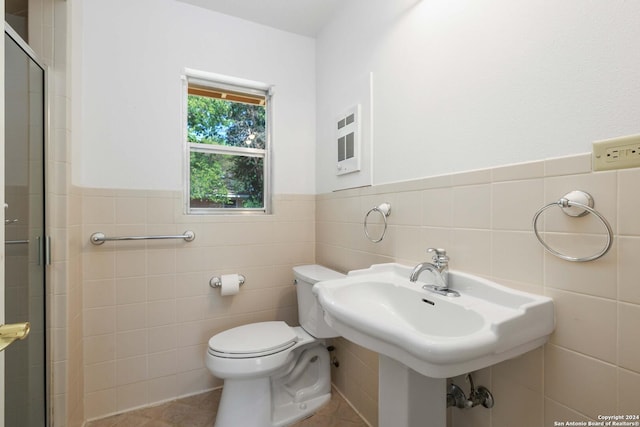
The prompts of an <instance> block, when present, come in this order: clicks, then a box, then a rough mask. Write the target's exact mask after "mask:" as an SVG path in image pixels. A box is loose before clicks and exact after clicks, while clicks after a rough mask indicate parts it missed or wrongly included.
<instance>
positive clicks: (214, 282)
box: [209, 274, 246, 288]
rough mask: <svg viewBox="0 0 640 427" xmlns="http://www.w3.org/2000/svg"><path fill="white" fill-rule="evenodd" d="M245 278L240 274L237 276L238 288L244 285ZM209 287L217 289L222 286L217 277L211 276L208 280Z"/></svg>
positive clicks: (220, 280)
mask: <svg viewBox="0 0 640 427" xmlns="http://www.w3.org/2000/svg"><path fill="white" fill-rule="evenodd" d="M245 280H246V279H245V277H244V276H243V275H242V274H238V284H239V285H240V286H242V285H244V281H245ZM209 286H211V287H212V288H219V287H221V286H222V279H221V278H220V277H218V276H213V277H212V278H211V279H209Z"/></svg>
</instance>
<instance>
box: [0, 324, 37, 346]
mask: <svg viewBox="0 0 640 427" xmlns="http://www.w3.org/2000/svg"><path fill="white" fill-rule="evenodd" d="M30 330H31V324H29V322H23V323H12V324H10V325H1V326H0V351H3V350H4V349H5V348H7V347H8V346H9V345H10V344H11V343H13V342H14V341H15V340H23V339H25V338H26V337H27V335H29V331H30Z"/></svg>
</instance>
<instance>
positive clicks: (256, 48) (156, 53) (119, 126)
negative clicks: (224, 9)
mask: <svg viewBox="0 0 640 427" xmlns="http://www.w3.org/2000/svg"><path fill="white" fill-rule="evenodd" d="M82 9H83V11H82V13H81V14H80V16H79V18H77V19H81V20H82V22H81V25H77V23H76V25H75V26H74V28H78V27H80V28H81V30H80V31H81V34H80V37H81V41H79V42H75V43H74V56H73V58H74V61H76V63H75V66H74V67H73V70H74V72H75V73H76V74H78V72H79V73H80V74H79V75H77V80H76V82H79V84H81V91H80V93H78V94H76V97H77V98H80V99H79V100H74V102H73V103H72V105H73V108H74V114H73V117H74V124H73V129H74V132H73V138H74V144H73V145H74V147H75V148H74V150H77V151H76V152H75V153H74V156H76V158H79V160H80V166H79V168H80V169H76V170H75V171H74V177H73V178H74V184H75V185H79V186H84V187H99V188H126V189H150V190H180V189H181V188H182V164H183V160H182V159H183V157H182V156H183V145H182V142H181V135H182V134H181V126H182V123H181V120H182V118H181V112H180V109H181V96H182V92H181V81H180V76H181V73H182V70H183V68H185V67H187V68H192V69H198V70H203V71H208V72H213V73H218V74H225V75H230V76H235V77H240V78H244V79H248V80H254V81H260V82H264V83H268V84H273V85H275V97H274V118H275V124H274V133H273V135H274V151H275V156H274V159H275V161H274V191H275V193H280V194H282V193H287V194H310V193H314V191H315V169H314V162H315V152H314V151H315V62H314V61H315V41H314V40H313V39H311V38H306V37H301V36H297V35H293V34H291V33H286V32H282V31H277V30H274V29H271V28H268V27H265V26H261V25H257V24H253V23H250V22H247V21H243V20H239V19H236V18H232V17H229V16H226V15H221V14H218V13H215V12H211V11H209V10H207V9H203V8H199V7H196V6H192V5H189V4H185V3H182V2H177V1H175V0H136V1H133V2H132V1H127V0H114V1H100V0H90V1H85V2H83V4H82ZM78 61H81V62H78ZM78 65H79V66H78ZM76 101H80V102H76Z"/></svg>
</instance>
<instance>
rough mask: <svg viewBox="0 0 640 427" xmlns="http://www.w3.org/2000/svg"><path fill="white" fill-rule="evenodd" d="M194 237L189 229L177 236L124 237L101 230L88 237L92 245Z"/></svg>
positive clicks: (191, 239)
mask: <svg viewBox="0 0 640 427" xmlns="http://www.w3.org/2000/svg"><path fill="white" fill-rule="evenodd" d="M195 238H196V233H194V232H193V231H191V230H187V231H185V232H184V233H183V234H180V235H177V236H171V235H169V236H124V237H107V236H105V235H104V233H102V232H97V233H93V234H92V235H91V237H90V238H89V241H90V242H91V243H93V244H94V245H101V244H103V243H104V242H110V241H118V240H167V239H183V240H185V241H186V242H191V241H193V239H195Z"/></svg>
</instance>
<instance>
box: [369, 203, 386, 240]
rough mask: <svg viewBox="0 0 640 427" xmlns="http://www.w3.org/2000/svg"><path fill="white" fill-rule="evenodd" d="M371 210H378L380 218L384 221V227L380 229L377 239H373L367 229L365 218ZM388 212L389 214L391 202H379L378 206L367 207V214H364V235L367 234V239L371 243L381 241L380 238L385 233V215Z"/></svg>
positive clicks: (382, 237)
mask: <svg viewBox="0 0 640 427" xmlns="http://www.w3.org/2000/svg"><path fill="white" fill-rule="evenodd" d="M371 212H378V213H379V214H380V216H382V220H383V221H384V228H383V229H382V234H381V235H380V238H378V239H373V238H372V237H371V236H370V235H369V230H368V229H367V220H368V219H369V215H371ZM390 214H391V204H389V203H386V202H385V203H380V204H379V205H378V206H374V207H373V208H371V209H369V212H367V214H366V215H365V216H364V235H365V236H367V239H369V240H370V241H371V242H373V243H379V242H382V239H384V235H385V234H386V233H387V217H388V216H389V215H390Z"/></svg>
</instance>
